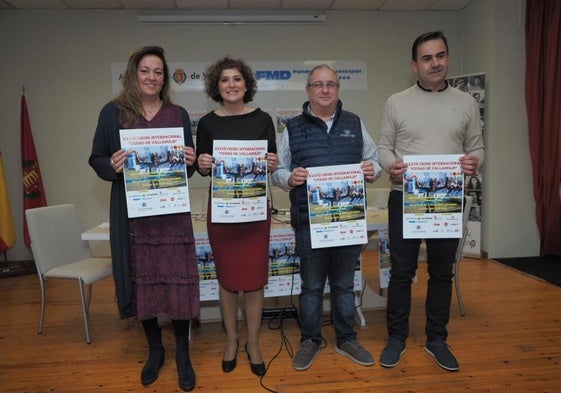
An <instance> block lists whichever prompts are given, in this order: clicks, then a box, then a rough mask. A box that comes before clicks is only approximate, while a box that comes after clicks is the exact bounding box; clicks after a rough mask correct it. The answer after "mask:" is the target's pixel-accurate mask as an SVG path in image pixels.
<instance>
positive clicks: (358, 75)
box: [111, 60, 368, 95]
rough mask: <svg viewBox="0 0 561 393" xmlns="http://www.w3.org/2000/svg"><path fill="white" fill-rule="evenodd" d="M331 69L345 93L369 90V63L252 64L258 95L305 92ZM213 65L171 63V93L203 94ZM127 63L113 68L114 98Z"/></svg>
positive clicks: (307, 62)
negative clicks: (321, 67) (313, 74)
mask: <svg viewBox="0 0 561 393" xmlns="http://www.w3.org/2000/svg"><path fill="white" fill-rule="evenodd" d="M323 63H326V64H329V65H331V66H332V67H333V68H334V69H335V70H336V71H337V74H338V75H339V79H340V80H341V88H342V89H344V90H366V89H367V87H368V86H367V77H366V61H337V60H333V61H328V60H325V61H319V60H318V61H302V62H288V61H284V62H282V61H281V62H268V61H267V62H264V61H257V62H250V63H249V65H250V66H251V68H252V69H253V71H254V72H255V77H256V79H257V88H258V90H259V91H277V90H285V91H302V90H304V88H305V86H306V80H307V78H308V74H309V73H310V71H311V70H312V68H314V66H316V65H318V64H323ZM209 65H210V63H202V62H188V63H169V64H168V66H169V71H170V74H171V75H170V81H171V89H172V90H173V91H175V92H188V91H189V92H193V91H199V92H202V91H204V77H205V70H206V68H207V67H208V66H209ZM126 67H127V65H126V63H112V64H111V80H112V86H113V94H115V95H116V94H118V93H119V92H120V91H121V86H122V84H121V81H122V79H123V77H124V74H125V70H126Z"/></svg>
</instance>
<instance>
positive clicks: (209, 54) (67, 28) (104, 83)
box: [0, 0, 534, 260]
mask: <svg viewBox="0 0 561 393" xmlns="http://www.w3.org/2000/svg"><path fill="white" fill-rule="evenodd" d="M504 2H508V1H507V0H503V3H504ZM476 3H478V1H476ZM479 7H480V6H478V5H477V4H476V7H475V9H476V10H477V9H478V8H479ZM481 8H485V9H487V7H481ZM136 15H137V13H136V12H134V11H66V12H61V11H0V36H1V37H2V38H3V39H2V40H0V53H2V59H3V61H2V62H0V73H1V74H0V75H2V89H0V149H1V150H2V153H3V157H4V167H5V170H6V176H7V179H8V187H9V189H10V200H11V205H12V211H13V214H14V219H15V221H16V230H17V233H18V242H17V244H16V245H15V246H14V247H13V248H11V249H10V250H8V258H9V259H10V260H20V259H29V258H30V257H31V255H30V253H29V252H28V250H27V249H26V248H25V246H24V245H23V241H22V240H21V237H22V236H21V233H22V201H21V195H22V186H21V164H20V134H19V115H20V109H19V102H20V101H19V100H20V93H21V88H22V86H23V85H25V88H26V91H27V100H28V105H29V111H30V116H31V123H32V127H33V134H34V139H35V145H36V149H37V154H38V158H39V164H40V167H41V171H42V173H43V182H44V185H45V188H46V195H47V201H48V203H49V204H57V203H63V202H71V203H75V204H76V205H77V206H78V209H79V212H80V216H81V218H82V221H83V223H84V225H85V226H86V227H89V226H93V225H96V224H98V223H99V222H102V221H107V219H108V209H109V202H108V200H109V187H110V185H109V184H107V183H106V182H103V181H101V180H99V179H98V178H97V177H96V176H95V174H94V172H93V171H92V170H91V169H90V167H89V166H88V164H87V158H88V155H89V151H90V147H91V139H92V136H93V132H94V130H95V126H96V123H97V116H98V113H99V110H100V108H101V106H102V105H103V104H104V103H105V102H107V101H109V100H110V99H111V98H112V97H113V94H112V86H111V80H110V65H111V63H115V62H124V61H126V59H127V57H128V55H129V53H130V52H131V51H132V50H134V49H136V48H137V47H140V46H143V45H150V44H157V45H161V46H163V47H164V48H165V50H166V53H167V58H168V61H170V62H189V61H205V62H206V61H213V60H214V59H216V58H218V57H221V56H223V55H226V54H229V55H232V56H236V57H242V58H245V59H247V60H250V61H275V60H279V61H287V60H288V61H290V60H293V61H300V60H365V61H367V67H368V89H367V90H366V91H354V92H351V91H348V92H345V91H342V92H341V98H342V100H343V103H344V106H345V107H346V108H347V109H349V110H351V111H353V112H355V113H357V114H359V115H360V116H361V117H362V118H363V120H364V121H365V123H366V125H367V127H368V128H369V130H370V133H371V134H372V136H373V137H374V138H375V139H377V138H378V129H379V124H380V115H381V110H382V106H383V103H384V101H385V100H386V98H387V97H388V96H389V95H390V94H392V93H394V92H396V91H398V90H402V89H404V88H406V87H407V86H409V85H410V84H411V83H413V81H414V76H413V74H412V72H411V70H410V66H409V62H410V50H411V49H410V48H411V44H412V41H413V40H414V38H415V37H416V36H417V35H418V34H420V33H422V32H425V31H429V30H435V29H442V30H444V31H445V33H446V34H447V36H448V38H449V44H450V47H451V49H452V50H453V53H458V54H461V53H463V50H462V40H463V39H464V37H463V35H462V31H461V29H462V28H464V27H465V26H466V25H467V26H470V25H474V24H475V20H471V18H469V17H463V16H462V13H460V12H430V13H392V12H330V13H328V22H327V23H326V24H325V25H321V26H294V25H286V26H263V25H258V26H249V25H242V26H237V27H231V26H223V25H219V26H204V25H192V26H189V25H169V26H162V25H154V26H147V25H140V24H139V23H138V22H137V16H136ZM497 17H500V16H497ZM460 22H461V23H460ZM485 39H487V37H485ZM502 39H506V40H509V39H510V37H506V38H501V40H502ZM517 55H518V56H521V54H520V53H517ZM456 59H457V61H456ZM464 71H466V70H465V69H462V64H461V56H458V57H457V58H456V57H455V58H454V60H453V62H452V64H451V68H450V74H451V75H454V74H459V73H460V72H464ZM477 71H483V72H487V71H488V70H487V64H485V67H484V69H481V68H478V69H477ZM175 98H176V102H177V103H179V104H181V105H183V106H185V107H186V108H187V110H189V109H190V108H192V109H193V110H196V109H211V108H213V107H214V105H213V103H211V102H209V101H208V100H207V99H206V97H205V96H204V94H203V93H181V94H179V93H178V94H177V95H176V97H175ZM510 98H511V96H510V95H505V97H504V99H505V100H507V102H506V103H504V105H505V106H507V104H508V103H509V102H508V100H509V99H510ZM305 99H306V96H305V94H304V91H303V90H302V92H281V93H279V92H262V93H259V92H258V93H257V96H256V100H255V102H254V105H255V106H260V107H262V108H263V109H265V110H269V111H273V110H274V109H275V108H279V107H280V108H285V107H295V106H296V107H300V106H301V104H302V103H303V101H304V100H305ZM509 110H510V109H509ZM491 124H492V121H491ZM519 132H524V131H523V130H519ZM496 148H497V149H504V146H499V145H498V144H497V146H496ZM490 162H491V163H493V161H492V160H490ZM493 169H494V168H489V170H488V171H489V172H490V173H493ZM206 184H207V180H206V179H202V178H200V177H198V175H195V177H194V178H193V179H192V180H191V185H192V186H196V187H204V186H205V185H206ZM379 186H380V187H386V186H387V182H386V180H385V179H384V180H382V181H380V183H379ZM488 199H489V200H491V201H492V200H493V199H492V198H488ZM499 204H504V201H501V202H500V203H499ZM486 210H490V207H489V206H487V207H486ZM533 221H534V220H533V218H532V219H531V220H530V219H529V220H528V223H527V224H528V225H530V224H532V223H533ZM498 225H500V223H497V224H496V226H498ZM515 228H516V226H513V225H510V226H508V227H506V228H504V230H505V236H504V237H505V238H509V237H510V236H511V235H513V234H511V233H510V232H514V229H515ZM501 241H503V239H502V238H501ZM488 246H489V249H494V247H493V244H491V243H490V241H488ZM495 256H500V255H495Z"/></svg>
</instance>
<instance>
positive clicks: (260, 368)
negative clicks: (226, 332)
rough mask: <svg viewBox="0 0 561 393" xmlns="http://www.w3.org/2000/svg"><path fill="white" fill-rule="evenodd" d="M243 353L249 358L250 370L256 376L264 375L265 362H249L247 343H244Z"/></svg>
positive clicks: (265, 370)
mask: <svg viewBox="0 0 561 393" xmlns="http://www.w3.org/2000/svg"><path fill="white" fill-rule="evenodd" d="M244 348H245V353H247V359H248V360H249V365H250V367H251V372H252V373H253V374H255V375H257V376H258V377H262V376H263V375H265V373H266V372H267V369H265V363H264V362H261V363H252V362H251V356H249V351H248V350H247V343H245V347H244Z"/></svg>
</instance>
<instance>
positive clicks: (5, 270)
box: [0, 260, 37, 278]
mask: <svg viewBox="0 0 561 393" xmlns="http://www.w3.org/2000/svg"><path fill="white" fill-rule="evenodd" d="M34 273H37V269H36V268H35V262H34V261H33V260H31V261H3V262H0V278H4V277H12V276H20V275H23V274H34Z"/></svg>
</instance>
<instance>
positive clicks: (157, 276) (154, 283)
mask: <svg viewBox="0 0 561 393" xmlns="http://www.w3.org/2000/svg"><path fill="white" fill-rule="evenodd" d="M184 126H185V125H184V124H183V117H182V113H181V108H180V107H179V106H176V105H165V106H163V107H162V108H161V109H160V111H159V112H158V113H157V114H156V116H155V117H154V118H153V119H152V120H150V121H147V120H144V121H142V122H141V124H139V125H138V128H163V127H184ZM189 126H190V125H189ZM186 143H187V141H186ZM129 247H130V277H131V281H132V294H133V298H132V305H133V309H135V310H136V315H137V318H138V319H139V320H145V319H150V318H154V317H157V316H159V315H167V316H169V318H171V319H192V318H195V317H197V316H198V315H199V313H200V299H199V272H198V268H197V259H196V251H195V239H194V236H193V225H192V222H191V214H190V213H180V214H169V215H159V216H149V217H139V218H132V219H130V220H129Z"/></svg>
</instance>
